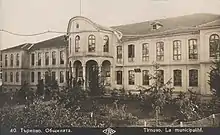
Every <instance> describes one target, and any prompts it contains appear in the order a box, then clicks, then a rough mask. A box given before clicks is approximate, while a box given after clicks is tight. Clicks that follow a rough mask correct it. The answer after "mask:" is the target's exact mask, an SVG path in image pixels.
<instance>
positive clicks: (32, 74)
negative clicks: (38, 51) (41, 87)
mask: <svg viewBox="0 0 220 135" xmlns="http://www.w3.org/2000/svg"><path fill="white" fill-rule="evenodd" d="M31 82H32V83H34V72H31Z"/></svg>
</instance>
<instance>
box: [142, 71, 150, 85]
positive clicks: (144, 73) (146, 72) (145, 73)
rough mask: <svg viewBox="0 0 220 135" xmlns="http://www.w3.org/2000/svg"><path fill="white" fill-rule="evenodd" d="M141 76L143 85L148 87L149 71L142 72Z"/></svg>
mask: <svg viewBox="0 0 220 135" xmlns="http://www.w3.org/2000/svg"><path fill="white" fill-rule="evenodd" d="M142 75H143V85H149V80H150V77H149V71H148V70H143V72H142Z"/></svg>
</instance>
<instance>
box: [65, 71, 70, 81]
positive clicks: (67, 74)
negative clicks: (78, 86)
mask: <svg viewBox="0 0 220 135" xmlns="http://www.w3.org/2000/svg"><path fill="white" fill-rule="evenodd" d="M69 76H70V72H69V71H66V80H69Z"/></svg>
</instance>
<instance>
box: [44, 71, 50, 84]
mask: <svg viewBox="0 0 220 135" xmlns="http://www.w3.org/2000/svg"><path fill="white" fill-rule="evenodd" d="M49 81H50V75H49V72H48V71H46V72H45V83H46V84H47V83H49Z"/></svg>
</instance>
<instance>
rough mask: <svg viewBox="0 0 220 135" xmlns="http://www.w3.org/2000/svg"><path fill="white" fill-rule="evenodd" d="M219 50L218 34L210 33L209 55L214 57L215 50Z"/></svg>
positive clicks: (219, 40)
mask: <svg viewBox="0 0 220 135" xmlns="http://www.w3.org/2000/svg"><path fill="white" fill-rule="evenodd" d="M219 51H220V39H219V35H217V34H212V35H211V36H210V37H209V56H210V57H216V54H217V52H218V53H219Z"/></svg>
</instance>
